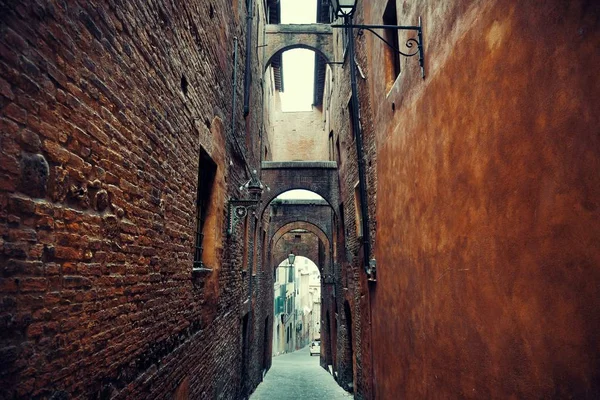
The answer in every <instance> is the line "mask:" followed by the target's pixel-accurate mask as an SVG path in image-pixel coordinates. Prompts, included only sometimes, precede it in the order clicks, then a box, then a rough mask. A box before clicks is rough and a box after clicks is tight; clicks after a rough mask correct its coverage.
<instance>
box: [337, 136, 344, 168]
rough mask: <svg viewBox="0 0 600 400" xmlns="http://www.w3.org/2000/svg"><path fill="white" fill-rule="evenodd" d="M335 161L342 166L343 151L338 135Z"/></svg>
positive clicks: (339, 166) (338, 165)
mask: <svg viewBox="0 0 600 400" xmlns="http://www.w3.org/2000/svg"><path fill="white" fill-rule="evenodd" d="M335 149H336V152H335V161H336V162H337V167H338V168H341V166H342V152H341V147H340V138H339V136H338V138H337V139H336V141H335Z"/></svg>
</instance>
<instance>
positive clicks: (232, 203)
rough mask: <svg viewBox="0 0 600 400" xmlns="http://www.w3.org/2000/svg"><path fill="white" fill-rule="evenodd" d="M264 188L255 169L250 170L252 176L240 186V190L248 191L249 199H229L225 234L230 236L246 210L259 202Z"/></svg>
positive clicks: (246, 213) (246, 212)
mask: <svg viewBox="0 0 600 400" xmlns="http://www.w3.org/2000/svg"><path fill="white" fill-rule="evenodd" d="M264 189H265V185H263V183H262V182H261V181H260V179H258V174H257V173H256V170H254V171H252V176H251V177H250V179H249V180H248V182H246V183H245V184H243V185H242V186H240V191H241V192H242V193H243V192H246V193H248V196H249V199H248V200H245V199H231V200H229V207H228V209H227V236H231V234H232V233H233V231H234V229H235V227H236V225H237V224H238V222H240V221H241V220H243V219H244V218H246V216H247V215H248V210H250V209H252V208H255V207H256V206H257V205H258V203H260V198H261V196H262V194H263V192H264ZM267 190H269V188H267Z"/></svg>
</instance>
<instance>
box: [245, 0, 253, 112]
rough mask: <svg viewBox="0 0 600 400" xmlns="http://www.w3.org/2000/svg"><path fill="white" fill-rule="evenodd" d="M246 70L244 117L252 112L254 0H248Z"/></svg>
mask: <svg viewBox="0 0 600 400" xmlns="http://www.w3.org/2000/svg"><path fill="white" fill-rule="evenodd" d="M246 6H247V7H246V8H247V14H246V71H245V72H244V117H246V116H248V114H249V113H250V84H251V83H252V63H251V61H252V20H253V19H254V16H253V12H254V0H246Z"/></svg>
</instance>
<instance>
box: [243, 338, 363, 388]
mask: <svg viewBox="0 0 600 400" xmlns="http://www.w3.org/2000/svg"><path fill="white" fill-rule="evenodd" d="M351 398H352V394H350V393H348V392H346V391H344V389H342V388H341V387H340V386H338V384H337V383H336V382H335V381H334V380H333V377H332V376H331V375H330V374H329V373H328V372H327V371H325V370H324V369H323V368H321V366H320V365H319V357H317V356H311V355H310V353H309V352H308V347H306V348H304V349H302V350H298V351H296V352H293V353H289V354H284V355H281V356H278V357H275V358H273V365H272V366H271V369H270V370H269V372H267V375H266V376H265V379H264V381H263V382H262V383H261V384H260V385H258V388H257V389H256V391H255V392H254V393H253V394H252V395H251V396H250V400H288V399H289V400H295V399H302V400H324V399H326V400H338V399H344V400H348V399H351Z"/></svg>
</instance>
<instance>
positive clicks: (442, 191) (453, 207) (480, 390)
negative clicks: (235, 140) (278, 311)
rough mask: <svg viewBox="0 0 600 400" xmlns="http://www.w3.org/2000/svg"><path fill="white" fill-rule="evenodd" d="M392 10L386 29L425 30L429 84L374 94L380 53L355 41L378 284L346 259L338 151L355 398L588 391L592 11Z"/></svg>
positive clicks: (350, 243) (592, 374)
mask: <svg viewBox="0 0 600 400" xmlns="http://www.w3.org/2000/svg"><path fill="white" fill-rule="evenodd" d="M386 4H387V2H385V1H373V2H369V3H368V4H367V3H364V4H363V8H362V9H361V10H360V11H359V15H358V16H357V19H356V20H355V22H366V23H381V16H382V15H383V12H384V9H385V6H386ZM396 5H397V9H398V22H399V23H400V24H404V25H406V24H415V23H416V22H417V19H418V16H421V17H422V18H423V26H424V43H425V57H426V73H427V77H426V78H425V80H423V79H421V76H420V70H419V68H418V62H417V60H416V59H415V58H412V59H409V60H408V61H406V60H403V61H402V70H403V72H402V74H401V75H400V77H399V78H398V79H397V80H396V82H395V84H394V85H393V86H392V88H391V90H390V91H389V93H388V90H387V87H386V78H385V63H384V62H382V60H384V53H383V51H384V50H383V49H384V47H383V44H382V43H381V42H380V41H379V40H378V39H376V38H375V37H373V36H372V35H368V34H366V35H362V36H360V37H359V38H358V40H357V49H358V57H357V59H358V63H359V65H360V66H361V69H362V71H363V73H364V74H365V76H366V80H362V78H359V85H360V86H359V89H360V91H361V107H362V109H361V118H362V126H363V129H364V135H365V140H366V152H367V157H368V158H367V160H368V164H367V165H368V168H367V169H368V174H367V175H368V183H369V188H370V191H373V190H374V189H376V196H373V195H371V196H370V202H369V207H370V212H371V219H372V224H373V225H374V226H376V228H377V230H376V236H375V237H374V238H373V243H374V254H373V257H374V258H376V259H377V283H375V284H370V285H367V284H366V283H365V281H364V273H363V272H362V271H361V270H360V268H359V266H360V263H359V260H357V259H356V258H352V257H353V256H354V254H360V253H359V252H356V253H354V250H353V249H354V248H355V247H354V246H355V245H356V234H355V233H353V232H354V230H353V229H352V224H353V223H354V221H353V220H354V216H353V215H352V213H351V211H350V210H351V208H350V207H349V206H348V205H347V202H348V201H350V199H351V197H349V194H350V190H349V188H347V187H346V188H345V187H344V185H348V184H350V183H351V182H352V181H353V180H354V179H356V178H355V177H356V175H353V169H352V168H353V165H355V164H354V163H355V161H353V159H354V157H355V155H354V154H352V150H348V151H347V152H346V153H342V159H344V161H343V162H342V166H341V167H342V168H341V169H340V174H341V191H340V193H341V197H342V200H343V201H344V206H345V215H346V219H347V221H346V234H347V236H346V237H345V241H346V244H347V247H348V248H349V251H348V252H347V253H346V254H347V255H348V256H349V257H346V259H347V260H348V261H349V264H350V265H352V267H351V268H350V269H345V268H344V267H342V271H346V272H343V273H342V274H341V282H342V283H341V284H342V286H343V285H345V284H346V281H345V279H346V278H345V277H348V278H350V281H348V283H347V284H348V285H349V286H348V287H349V291H350V292H351V293H352V294H351V295H350V297H351V298H350V299H349V300H350V301H351V309H352V310H353V312H354V313H356V314H357V315H356V316H355V315H352V318H353V324H354V326H355V332H356V333H357V334H358V335H360V337H359V338H356V337H355V338H354V342H355V343H354V344H355V349H356V348H358V349H360V351H361V352H362V353H363V354H355V360H354V363H355V366H356V368H357V369H358V371H357V372H355V383H356V386H355V387H357V390H358V393H357V395H359V396H362V397H370V398H392V397H394V398H396V397H400V398H457V397H461V398H508V397H518V398H538V397H542V398H546V397H561V398H562V397H566V398H568V397H573V398H596V397H598V396H599V395H600V386H599V384H598V382H600V376H599V375H598V371H599V370H600V369H599V368H598V366H599V364H598V354H600V352H599V350H600V343H599V341H598V335H597V332H596V330H597V326H598V324H597V321H598V318H599V312H598V310H597V307H595V304H596V301H595V299H597V298H598V295H599V289H598V288H599V287H600V285H599V283H600V269H598V265H600V246H599V244H598V241H597V240H596V238H597V237H598V235H599V233H600V232H599V231H600V223H599V222H598V221H600V219H599V218H598V216H599V209H598V203H599V201H600V196H599V195H600V193H599V189H598V188H599V187H600V178H599V175H598V173H597V171H598V170H599V166H600V142H599V141H598V134H597V132H598V128H597V127H598V126H599V122H600V121H599V117H598V113H597V112H595V110H597V109H598V108H599V105H600V104H599V103H600V96H599V94H598V93H599V91H598V85H597V79H596V77H595V74H594V72H593V71H595V69H596V66H597V65H598V62H599V61H600V60H599V54H598V52H597V48H598V47H599V44H600V32H599V30H598V17H599V15H600V10H599V7H598V5H597V4H596V3H594V2H589V1H571V2H561V1H550V2H543V3H536V4H529V5H527V6H526V7H518V6H517V5H516V4H515V3H514V2H510V1H507V0H496V1H487V2H472V1H459V0H456V1H450V2H441V1H428V2H420V3H416V2H415V3H408V2H404V3H403V2H397V3H396ZM408 37H410V36H408V35H404V34H401V40H400V43H403V40H402V38H404V40H406V39H407V38H408ZM337 73H338V74H341V72H337ZM335 74H336V72H335V71H334V76H335V79H334V80H335V81H337V82H340V80H339V79H338V76H337V75H335ZM342 79H343V78H342ZM346 82H347V81H346ZM347 90H348V89H347V88H343V87H341V88H337V87H336V88H335V89H333V93H332V96H331V97H332V100H331V101H332V114H331V120H332V123H331V126H332V129H333V130H334V131H336V132H337V131H340V132H343V131H344V130H345V128H344V125H343V120H344V113H343V111H342V110H343V109H344V108H345V106H346V104H347V103H346V96H347V93H348V92H347ZM336 108H337V111H336ZM343 142H344V138H343V137H342V143H343ZM373 146H374V147H375V149H376V153H375V154H374V153H373ZM341 147H342V152H343V151H344V148H346V149H350V147H346V146H344V145H342V146H341ZM344 164H345V165H344ZM369 168H372V169H369ZM373 169H374V171H375V172H376V174H375V176H374V177H375V178H376V179H375V180H373ZM374 186H375V188H374ZM371 194H373V193H372V192H371ZM373 229H374V227H373ZM357 250H358V248H357ZM340 262H341V263H342V264H343V263H344V260H343V259H342V260H341V261H340ZM350 285H354V287H355V288H354V289H351V288H350ZM358 293H362V294H366V296H365V300H361V299H360V298H359V297H358V296H357V294H358ZM338 307H339V300H338ZM356 317H358V318H359V320H358V321H356ZM369 317H370V318H371V320H370V325H369V324H367V318H369ZM368 326H370V327H371V329H372V331H371V332H369V330H368ZM339 340H342V341H343V340H344V339H343V337H342V336H338V341H339ZM367 340H370V341H371V343H370V345H369V344H366V343H365V342H366V341H367ZM341 348H342V347H340V346H338V349H341ZM371 348H372V352H371ZM369 360H372V361H369ZM371 362H372V365H370V363H371ZM361 381H362V383H361Z"/></svg>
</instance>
